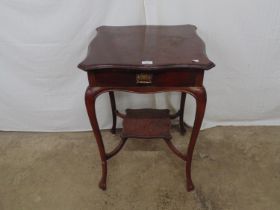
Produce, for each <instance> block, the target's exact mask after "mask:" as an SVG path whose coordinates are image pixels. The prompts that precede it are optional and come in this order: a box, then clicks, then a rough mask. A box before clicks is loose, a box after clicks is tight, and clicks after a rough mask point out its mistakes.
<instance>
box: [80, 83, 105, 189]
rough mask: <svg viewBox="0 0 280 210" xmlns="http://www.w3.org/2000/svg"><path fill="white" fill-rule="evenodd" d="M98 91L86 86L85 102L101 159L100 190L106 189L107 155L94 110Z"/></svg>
mask: <svg viewBox="0 0 280 210" xmlns="http://www.w3.org/2000/svg"><path fill="white" fill-rule="evenodd" d="M98 94H99V92H98V91H97V90H96V89H95V88H93V87H88V88H87V90H86V93H85V102H86V108H87V113H88V116H89V120H90V123H91V126H92V130H93V132H94V135H95V139H96V142H97V145H98V149H99V153H100V157H101V161H102V177H101V180H100V182H99V187H100V188H101V189H102V190H105V189H106V180H107V157H106V153H105V148H104V144H103V140H102V136H101V133H100V129H99V125H98V122H97V118H96V110H95V101H96V98H97V96H98Z"/></svg>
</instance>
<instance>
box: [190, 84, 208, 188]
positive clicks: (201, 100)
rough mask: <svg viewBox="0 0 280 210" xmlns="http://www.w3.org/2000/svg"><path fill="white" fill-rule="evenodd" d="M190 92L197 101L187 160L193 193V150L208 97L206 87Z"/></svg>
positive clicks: (191, 89)
mask: <svg viewBox="0 0 280 210" xmlns="http://www.w3.org/2000/svg"><path fill="white" fill-rule="evenodd" d="M189 90H190V93H191V94H192V95H193V97H194V98H195V100H196V114H195V120H194V126H193V130H192V134H191V139H190V142H189V145H188V150H187V158H186V178H187V190H188V191H192V190H193V189H194V185H193V182H192V178H191V164H192V156H193V150H194V146H195V143H196V140H197V136H198V133H199V130H200V127H201V124H202V120H203V117H204V112H205V107H206V101H207V95H206V90H205V88H204V87H199V88H197V87H195V88H190V89H189Z"/></svg>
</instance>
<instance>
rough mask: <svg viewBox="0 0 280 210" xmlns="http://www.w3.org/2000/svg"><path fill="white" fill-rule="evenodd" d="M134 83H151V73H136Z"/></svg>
mask: <svg viewBox="0 0 280 210" xmlns="http://www.w3.org/2000/svg"><path fill="white" fill-rule="evenodd" d="M136 83H137V84H151V83H152V74H147V73H141V74H136Z"/></svg>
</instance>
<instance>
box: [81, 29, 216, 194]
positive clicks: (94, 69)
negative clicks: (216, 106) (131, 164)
mask: <svg viewBox="0 0 280 210" xmlns="http://www.w3.org/2000/svg"><path fill="white" fill-rule="evenodd" d="M214 66H215V65H214V63H213V62H211V61H210V60H209V59H208V58H207V56H206V53H205V46H204V43H203V41H202V40H201V39H200V38H199V37H198V35H197V34H196V27H195V26H193V25H177V26H101V27H99V28H97V35H96V37H95V38H94V39H93V41H92V42H91V44H90V46H89V50H88V55H87V57H86V58H85V60H84V61H83V62H81V63H80V64H79V66H78V67H79V68H80V69H82V70H84V71H86V72H87V75H88V81H89V86H88V87H87V89H86V93H85V102H86V108H87V112H88V116H89V120H90V123H91V126H92V129H93V132H94V135H95V139H96V142H97V145H98V148H99V152H100V157H101V162H102V177H101V180H100V182H99V187H100V188H101V189H103V190H105V189H106V180H107V160H109V159H110V158H111V157H113V156H114V155H116V154H117V153H118V152H119V151H120V150H121V148H122V147H123V146H124V144H125V142H126V141H127V139H129V138H132V137H133V138H146V139H149V138H162V139H164V140H165V142H166V143H167V145H168V147H169V148H170V149H171V151H173V152H174V153H175V154H176V155H177V156H178V157H179V158H181V159H182V160H184V161H185V162H186V182H187V190H188V191H191V190H193V189H194V185H193V182H192V178H191V162H192V155H193V150H194V146H195V143H196V139H197V136H198V133H199V130H200V127H201V123H202V120H203V116H204V111H205V107H206V91H205V88H204V87H203V75H204V71H205V70H208V69H211V68H213V67H214ZM114 91H125V92H131V93H158V92H171V91H173V92H179V93H181V103H180V108H179V110H178V112H176V113H172V114H171V113H170V112H169V110H168V109H162V110H159V109H149V108H147V109H127V110H126V113H120V112H119V111H118V110H117V108H116V102H115V97H114ZM103 93H109V96H110V101H111V107H112V114H113V126H112V133H115V132H116V120H117V117H120V118H123V129H122V132H121V135H120V143H119V145H118V146H117V147H116V148H115V149H114V150H112V151H111V152H106V150H105V148H104V144H103V139H102V136H101V133H100V129H99V126H98V121H97V118H96V109H95V102H96V99H97V97H98V96H99V95H101V94H103ZM186 94H190V95H191V96H193V97H194V98H195V100H196V115H195V121H194V126H193V129H192V134H191V138H190V141H189V144H188V148H187V151H186V154H183V153H182V152H180V151H179V150H178V149H177V148H176V147H175V146H174V145H173V143H172V141H171V135H170V132H169V129H170V120H171V119H174V118H177V117H179V126H180V131H181V133H184V132H185V127H184V120H183V115H184V106H185V99H186Z"/></svg>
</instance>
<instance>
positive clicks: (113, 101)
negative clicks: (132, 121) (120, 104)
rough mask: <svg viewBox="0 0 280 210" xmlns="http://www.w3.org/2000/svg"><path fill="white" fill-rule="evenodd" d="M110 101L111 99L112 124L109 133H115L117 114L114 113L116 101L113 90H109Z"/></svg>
mask: <svg viewBox="0 0 280 210" xmlns="http://www.w3.org/2000/svg"><path fill="white" fill-rule="evenodd" d="M109 96H110V101H111V108H112V116H113V125H112V129H111V133H113V134H115V133H116V123H117V115H116V101H115V95H114V92H113V91H109Z"/></svg>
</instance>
